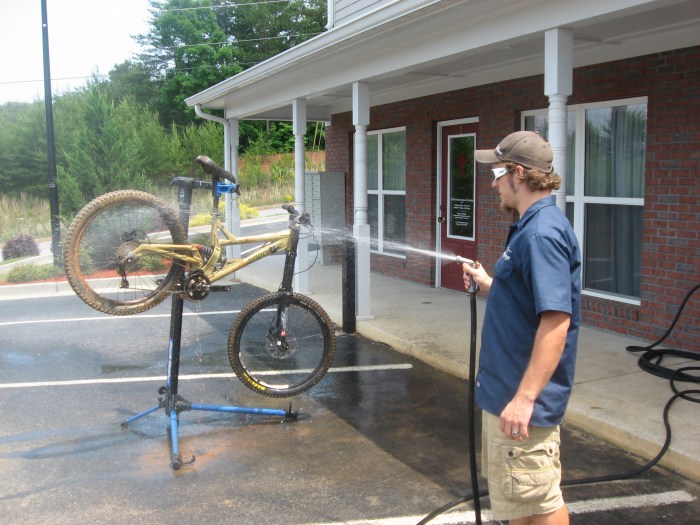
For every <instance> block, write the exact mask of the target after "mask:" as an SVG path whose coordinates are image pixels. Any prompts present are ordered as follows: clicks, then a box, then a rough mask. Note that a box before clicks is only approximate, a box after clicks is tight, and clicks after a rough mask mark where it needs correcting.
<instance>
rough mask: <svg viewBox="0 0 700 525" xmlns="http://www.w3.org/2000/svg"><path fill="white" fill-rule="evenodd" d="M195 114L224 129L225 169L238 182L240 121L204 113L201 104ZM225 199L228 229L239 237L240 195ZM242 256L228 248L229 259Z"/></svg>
mask: <svg viewBox="0 0 700 525" xmlns="http://www.w3.org/2000/svg"><path fill="white" fill-rule="evenodd" d="M194 112H195V114H196V115H197V116H198V117H201V118H203V119H204V120H210V121H212V122H218V123H219V124H221V125H222V126H223V127H224V168H225V169H226V170H227V171H229V172H230V173H232V174H233V175H234V176H235V177H236V180H238V179H239V177H238V121H237V120H235V122H234V119H231V120H227V119H225V118H222V117H217V116H216V115H210V114H209V113H205V112H204V111H202V105H201V104H195V105H194ZM234 124H235V127H234ZM232 139H233V140H232ZM224 199H225V203H226V220H225V225H226V228H227V229H228V231H230V232H231V233H233V234H234V235H235V236H237V237H238V236H240V235H241V209H240V206H239V205H238V194H236V193H227V194H226V195H225V196H224ZM240 256H241V247H240V246H238V245H237V246H227V247H226V257H227V258H229V259H231V258H239V257H240Z"/></svg>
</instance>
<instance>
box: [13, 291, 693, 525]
mask: <svg viewBox="0 0 700 525" xmlns="http://www.w3.org/2000/svg"><path fill="white" fill-rule="evenodd" d="M262 293H264V292H263V291H262V290H260V289H257V288H254V287H252V286H249V285H238V286H235V287H234V290H233V292H231V293H227V294H224V293H222V294H212V295H211V296H210V298H208V299H207V300H206V301H204V302H202V303H197V304H193V303H186V315H185V318H184V322H183V342H182V362H181V371H180V372H181V375H180V386H179V393H180V394H181V395H182V396H183V397H185V398H186V399H187V400H189V401H191V402H193V403H208V404H217V405H236V406H247V407H266V408H281V409H286V408H287V406H288V404H289V403H290V402H291V403H292V407H293V409H295V410H298V411H299V417H298V419H297V420H296V421H286V420H284V418H279V417H269V416H254V415H237V414H221V413H214V412H199V411H197V412H195V411H191V412H182V413H181V415H180V429H179V437H180V448H181V452H182V456H183V459H184V460H188V459H191V458H194V462H193V463H192V464H190V465H185V466H183V467H182V468H181V469H180V470H173V469H172V468H171V465H170V446H169V443H170V442H169V437H168V420H167V418H166V416H165V414H164V412H163V410H160V409H159V410H157V411H155V412H154V413H152V414H150V415H148V416H146V417H144V418H142V419H140V420H138V421H136V422H134V423H133V424H131V425H130V426H129V427H128V428H127V429H123V428H121V426H120V423H121V422H122V421H124V420H125V419H126V418H128V417H130V416H133V415H135V414H137V413H139V412H141V411H143V410H146V409H148V408H150V407H152V406H154V405H157V403H158V400H157V398H158V389H159V387H160V386H162V385H163V384H164V376H165V372H166V369H167V357H168V353H167V346H168V343H167V339H168V330H169V312H170V305H169V302H166V303H165V304H163V305H161V306H159V307H157V308H155V309H153V310H150V311H149V312H146V313H144V314H140V315H138V316H134V317H126V318H124V317H110V316H105V315H102V314H100V313H98V312H95V311H93V310H91V309H90V308H89V307H87V306H85V305H84V304H83V303H82V302H80V301H79V299H77V298H76V297H75V296H58V297H51V298H42V299H15V300H12V301H3V302H0V311H1V314H0V410H1V413H2V417H3V424H2V426H1V427H0V464H1V465H2V469H1V470H0V516H2V518H1V519H0V521H2V523H8V524H25V523H26V524H29V523H32V524H34V523H47V524H52V523H61V524H73V523H76V524H78V523H81V524H82V523H115V524H122V523H151V524H161V523H163V524H165V523H172V522H177V523H181V524H200V523H232V524H280V525H302V524H322V523H323V524H336V523H351V524H355V525H356V524H360V523H366V524H381V525H387V524H389V523H392V524H397V525H398V524H403V523H407V524H408V523H417V522H418V521H419V520H420V519H421V518H422V517H424V516H425V515H426V514H428V513H429V512H431V511H432V510H434V509H435V508H437V507H439V506H441V505H443V504H445V503H447V502H450V501H453V500H455V499H456V498H459V497H461V496H463V495H464V494H466V493H468V492H470V491H471V486H470V481H469V468H468V439H467V436H468V428H467V385H466V383H465V382H464V381H463V380H461V379H459V378H457V377H455V376H453V375H450V374H447V373H445V372H441V371H439V370H437V369H435V368H433V367H431V366H429V365H427V364H425V363H423V362H422V361H419V360H417V359H415V358H412V357H410V356H407V355H405V354H400V353H397V352H395V351H394V350H392V349H391V348H390V347H389V346H386V345H384V344H381V343H376V342H373V341H370V340H368V339H365V338H363V337H361V336H357V335H344V334H339V336H338V350H337V354H336V359H335V362H334V365H333V368H332V369H331V372H330V373H329V374H328V375H327V376H326V378H324V380H323V381H321V383H319V384H318V385H317V386H316V387H314V388H313V389H312V390H311V391H309V392H307V393H305V394H302V395H299V396H296V397H293V398H289V399H272V398H266V397H262V396H260V395H258V394H256V393H254V392H251V391H249V390H248V389H246V388H245V387H244V386H243V385H242V384H241V383H240V382H239V381H238V379H236V378H235V377H234V376H233V374H232V373H231V369H230V367H229V365H228V360H227V357H226V349H225V345H226V339H227V336H228V330H229V328H230V326H231V324H232V321H233V319H234V317H235V315H236V312H237V311H238V310H239V309H240V308H241V306H243V305H245V304H246V303H247V302H248V301H249V300H250V299H251V298H252V297H254V296H257V295H260V294H262ZM340 367H343V370H344V371H337V370H334V369H338V368H340ZM347 367H349V368H347ZM478 426H479V421H478V420H477V427H478ZM477 434H478V432H477ZM563 436H564V437H563V440H564V444H563V446H562V456H563V463H564V468H565V470H564V477H565V478H566V479H580V478H583V477H589V476H600V475H607V474H614V473H621V472H629V471H630V470H634V469H637V468H639V467H640V466H642V465H643V464H644V463H645V462H644V461H643V460H641V459H640V458H638V457H636V456H633V455H631V454H629V453H626V452H624V451H622V450H619V449H617V448H614V447H612V446H610V445H608V444H606V443H605V442H603V441H601V440H599V439H597V438H595V437H593V436H591V435H589V434H586V433H583V432H581V431H578V430H576V429H574V428H573V427H571V426H565V427H564V429H563ZM477 448H479V443H478V442H477ZM481 486H482V487H483V486H484V482H483V480H481ZM699 496H700V485H699V484H698V483H696V482H692V481H689V480H688V479H686V478H684V477H682V476H679V475H677V474H675V473H672V472H670V471H667V470H665V469H663V468H660V467H655V468H654V469H652V470H650V471H649V472H647V473H645V474H643V475H640V476H637V477H634V478H632V479H628V480H624V481H615V482H612V483H599V484H593V485H586V486H581V487H571V488H567V489H565V497H566V499H567V501H568V502H569V505H570V508H571V510H572V519H571V523H572V524H602V525H605V524H613V523H614V524H616V525H617V524H620V523H635V524H642V525H644V524H652V523H653V524H657V523H659V522H667V523H674V524H691V523H697V520H696V517H697V516H698V515H699V514H700V501H699V500H698V497H699ZM482 508H483V509H484V511H485V512H484V516H485V518H487V517H488V499H487V498H485V499H484V500H483V502H482ZM471 510H472V506H471V505H470V504H465V505H461V506H459V507H456V508H455V509H454V511H453V512H456V513H458V514H454V515H452V516H451V517H450V518H449V519H448V520H447V521H442V522H443V523H463V522H473V513H471V514H470V512H469V511H471ZM438 522H440V521H438V520H435V521H434V523H438Z"/></svg>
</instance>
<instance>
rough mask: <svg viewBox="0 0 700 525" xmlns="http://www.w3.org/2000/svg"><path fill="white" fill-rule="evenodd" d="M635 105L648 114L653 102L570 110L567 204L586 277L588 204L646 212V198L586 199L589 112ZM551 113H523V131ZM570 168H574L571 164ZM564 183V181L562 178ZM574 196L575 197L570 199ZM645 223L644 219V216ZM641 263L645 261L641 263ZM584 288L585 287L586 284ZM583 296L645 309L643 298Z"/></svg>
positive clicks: (600, 294) (610, 103)
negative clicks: (571, 133) (571, 139)
mask: <svg viewBox="0 0 700 525" xmlns="http://www.w3.org/2000/svg"><path fill="white" fill-rule="evenodd" d="M635 104H645V105H646V106H647V110H648V107H649V98H648V97H646V96H643V97H633V98H623V99H614V100H605V101H598V102H590V103H584V104H571V105H568V106H567V108H566V109H567V115H568V114H569V113H572V112H573V113H574V114H575V120H576V122H575V128H574V130H575V141H574V151H575V153H574V162H573V166H574V177H573V180H574V187H573V188H566V190H567V191H566V193H567V195H566V202H567V204H569V203H571V204H572V205H573V207H574V224H573V228H574V233H575V234H576V238H577V239H578V241H579V246H580V247H581V250H582V264H583V265H584V268H583V271H582V272H581V276H582V279H583V276H584V275H585V265H586V260H587V259H586V254H585V252H584V251H585V249H586V248H585V239H586V236H585V233H586V232H585V231H584V227H585V220H586V205H588V204H604V205H613V206H637V207H640V208H641V209H642V214H643V212H644V200H645V199H644V197H639V198H636V197H600V196H586V195H585V180H584V174H585V157H586V156H585V148H586V133H585V131H586V130H585V126H586V111H587V110H590V109H600V108H612V107H615V106H630V105H635ZM548 113H549V110H548V109H547V108H543V109H535V110H529V111H523V112H521V114H520V128H521V129H525V119H526V118H527V117H534V116H544V117H548ZM647 122H648V120H647ZM567 164H569V165H571V164H570V163H569V162H568V161H567ZM562 179H564V178H563V177H562ZM569 193H571V195H569ZM642 220H643V216H642ZM640 263H641V261H640ZM582 284H583V283H582ZM581 293H582V294H584V295H588V296H591V297H597V298H601V299H612V300H615V301H619V302H622V303H627V304H632V305H637V306H639V305H641V297H632V296H627V295H620V294H615V293H610V292H608V293H606V292H601V291H599V290H590V289H586V288H582V290H581Z"/></svg>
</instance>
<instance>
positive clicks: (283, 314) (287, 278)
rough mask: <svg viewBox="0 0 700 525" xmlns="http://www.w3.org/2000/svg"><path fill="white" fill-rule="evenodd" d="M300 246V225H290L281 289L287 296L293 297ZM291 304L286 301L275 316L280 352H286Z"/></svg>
mask: <svg viewBox="0 0 700 525" xmlns="http://www.w3.org/2000/svg"><path fill="white" fill-rule="evenodd" d="M298 245H299V225H298V224H290V232H289V247H288V248H287V253H286V255H285V258H284V271H283V273H282V284H281V285H280V287H279V291H280V292H286V293H285V296H291V294H292V291H293V288H292V282H293V280H294V264H295V263H296V259H297V246H298ZM288 307H289V304H288V302H287V301H285V300H284V299H283V300H282V301H281V302H280V303H279V304H278V305H277V314H276V315H275V336H276V338H275V339H276V341H275V343H276V345H277V347H278V349H279V350H284V351H286V350H287V349H288V347H287V333H288V325H287V321H288V317H287V310H288Z"/></svg>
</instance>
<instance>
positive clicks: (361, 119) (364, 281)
mask: <svg viewBox="0 0 700 525" xmlns="http://www.w3.org/2000/svg"><path fill="white" fill-rule="evenodd" d="M352 121H353V124H354V125H355V147H354V159H353V172H354V180H353V186H354V189H355V192H354V202H355V217H354V224H353V230H352V231H353V236H354V237H355V243H356V246H357V252H356V269H355V280H356V284H355V312H356V314H357V318H358V319H371V318H372V315H371V313H370V307H371V296H370V289H371V288H370V250H369V249H370V243H369V224H368V223H367V126H368V125H369V85H368V84H366V83H364V82H355V83H354V84H353V86H352Z"/></svg>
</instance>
